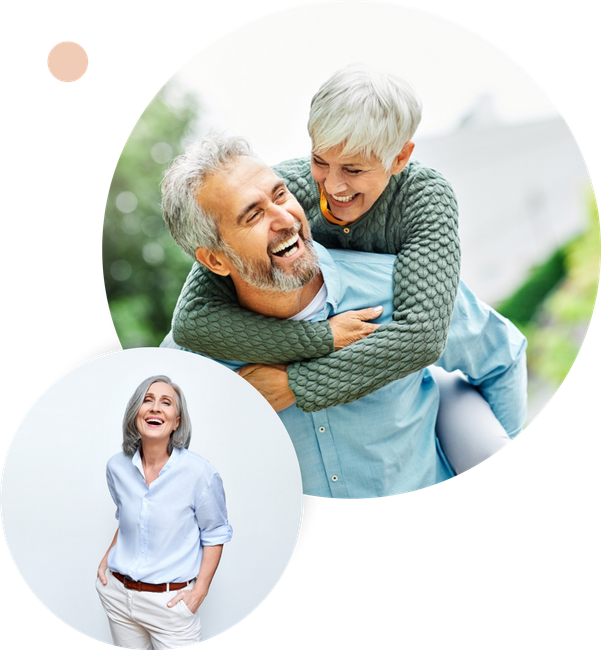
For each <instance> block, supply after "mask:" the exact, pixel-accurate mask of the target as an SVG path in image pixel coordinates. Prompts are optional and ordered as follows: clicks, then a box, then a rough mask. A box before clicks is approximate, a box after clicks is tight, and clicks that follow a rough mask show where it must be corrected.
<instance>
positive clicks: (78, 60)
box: [48, 41, 88, 81]
mask: <svg viewBox="0 0 601 650" xmlns="http://www.w3.org/2000/svg"><path fill="white" fill-rule="evenodd" d="M87 69H88V55H87V54H86V51H85V50H84V49H83V47H82V46H81V45H78V44H77V43H72V42H71V41H64V42H63V43H59V44H58V45H55V46H54V47H53V48H52V49H51V50H50V54H49V55H48V70H50V74H51V75H52V76H53V77H55V78H56V79H58V80H59V81H77V80H78V79H81V77H83V75H84V74H85V71H86V70H87Z"/></svg>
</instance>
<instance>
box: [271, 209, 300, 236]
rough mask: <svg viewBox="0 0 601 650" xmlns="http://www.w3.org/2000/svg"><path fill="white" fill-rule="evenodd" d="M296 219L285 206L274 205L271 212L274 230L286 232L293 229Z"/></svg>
mask: <svg viewBox="0 0 601 650" xmlns="http://www.w3.org/2000/svg"><path fill="white" fill-rule="evenodd" d="M295 221H296V219H295V218H294V216H293V215H291V214H290V212H288V210H286V209H285V208H284V207H283V206H280V205H274V206H273V210H272V212H271V228H272V230H284V229H285V228H291V227H292V226H293V225H294V223H295Z"/></svg>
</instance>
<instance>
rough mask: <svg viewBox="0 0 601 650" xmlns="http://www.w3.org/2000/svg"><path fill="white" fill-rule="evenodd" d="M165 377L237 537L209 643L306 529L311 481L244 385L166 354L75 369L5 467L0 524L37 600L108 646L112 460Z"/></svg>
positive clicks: (23, 429) (212, 608)
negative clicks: (139, 392) (139, 394)
mask: <svg viewBox="0 0 601 650" xmlns="http://www.w3.org/2000/svg"><path fill="white" fill-rule="evenodd" d="M159 374H162V375H167V376H168V377H169V378H170V379H171V380H172V381H174V382H175V383H176V384H177V385H178V386H179V387H180V388H181V390H182V392H183V394H184V396H185V398H186V402H187V405H188V413H189V416H190V422H191V424H192V440H191V442H190V450H191V451H193V452H195V453H197V454H199V455H200V456H202V457H203V458H206V459H207V460H208V461H209V462H210V463H211V464H212V465H213V466H214V467H215V468H216V469H217V471H218V472H219V474H220V475H221V478H222V479H223V485H224V489H225V494H226V501H227V511H228V519H229V523H230V525H231V526H232V528H233V530H234V535H233V537H232V539H231V540H230V541H229V542H228V543H227V544H226V545H225V546H224V550H223V556H222V560H221V564H220V565H219V569H218V571H217V573H216V575H215V578H214V580H213V582H212V583H211V590H210V591H209V595H208V596H207V598H206V599H205V600H204V602H203V603H202V605H201V608H200V614H199V616H200V621H201V624H202V638H203V639H209V638H210V637H212V636H215V635H217V634H219V633H221V632H223V631H224V630H227V629H228V628H229V627H231V626H232V625H235V624H236V623H237V622H238V621H240V620H241V619H242V618H244V617H245V616H247V615H248V614H249V613H250V612H252V610H253V609H255V607H256V606H257V605H258V604H259V603H260V602H262V601H263V599H264V598H265V597H266V596H267V594H269V592H270V591H271V590H272V589H273V587H274V585H275V584H276V583H277V581H278V580H279V579H280V577H281V576H282V574H283V572H284V569H285V568H286V566H287V564H288V562H289V561H290V557H291V556H292V551H293V550H294V546H295V543H296V540H297V537H298V533H299V529H300V523H301V514H302V484H301V476H300V468H299V466H298V461H297V459H296V454H295V452H294V447H293V446H292V441H291V440H290V437H289V436H288V434H287V433H286V429H285V428H284V425H283V424H282V422H281V420H280V419H279V418H278V416H277V414H276V413H275V412H274V410H273V409H272V408H271V407H270V406H269V404H267V403H266V402H265V400H264V399H262V398H261V397H260V396H259V395H258V393H257V391H255V390H254V389H253V388H252V387H251V386H250V384H248V383H247V382H245V381H244V380H243V379H242V378H241V377H238V375H236V374H235V373H233V372H231V371H230V370H228V369H227V368H225V367H223V366H222V365H220V364H218V363H216V362H214V361H211V360H209V359H206V358H204V357H201V356H199V355H196V354H189V353H185V352H180V351H178V350H164V349H160V348H137V349H135V350H125V351H119V352H115V353H112V354H105V355H102V356H100V357H96V358H95V359H93V360H92V361H89V362H87V363H84V364H82V365H81V366H78V367H77V368H76V369H75V370H73V371H72V372H70V373H69V374H68V375H66V376H65V377H62V378H61V379H60V380H59V381H58V382H56V383H55V384H53V385H52V386H51V387H50V388H49V389H48V391H46V392H45V393H44V395H43V396H42V397H41V399H39V400H38V401H37V402H36V403H35V405H34V407H33V408H32V409H31V410H30V411H29V413H28V414H27V417H26V418H25V420H24V422H23V424H22V425H21V426H20V427H19V431H18V433H17V435H16V436H15V439H14V441H13V443H12V445H11V447H10V451H9V453H8V455H7V458H6V465H5V469H4V475H3V481H2V523H3V525H4V532H5V535H6V539H7V540H8V542H9V544H10V550H11V552H12V555H13V558H14V560H15V562H16V563H17V566H18V568H19V571H20V573H21V575H22V576H23V579H24V580H25V581H26V582H27V584H28V585H29V586H30V587H31V589H32V590H33V592H34V593H35V594H36V596H37V597H38V598H39V599H40V600H41V601H42V602H43V603H44V604H45V605H46V606H47V607H49V608H50V610H51V611H53V612H54V613H55V614H56V615H57V616H59V617H60V618H61V619H62V620H63V621H65V623H68V624H69V625H72V626H73V627H74V628H76V629H78V630H80V631H81V632H84V633H85V634H88V635H89V636H91V637H93V638H95V639H100V640H103V641H106V642H107V643H110V642H111V634H110V630H109V626H108V622H107V617H106V615H105V613H104V610H103V608H102V606H101V604H100V600H99V598H98V594H97V593H96V589H95V576H96V570H97V567H98V564H99V563H100V560H101V558H102V557H104V554H105V553H106V549H107V548H108V546H109V544H110V541H111V539H112V538H113V535H114V534H115V530H116V529H117V522H116V521H115V504H114V503H113V500H112V499H111V497H110V495H109V492H108V489H107V485H106V463H107V461H108V459H109V458H111V457H112V456H114V455H115V454H117V453H119V452H120V451H121V443H122V441H123V433H122V426H121V423H122V421H123V415H124V413H125V409H126V405H127V403H128V400H129V398H130V397H131V395H133V393H134V391H135V389H136V387H137V386H138V385H139V384H140V383H141V382H142V381H143V380H144V379H146V378H147V377H151V376H153V375H159ZM159 489H160V488H159ZM65 567H69V569H68V570H65ZM67 575H68V576H69V577H68V579H65V578H66V576H67ZM74 592H75V593H77V598H71V595H72V594H73V593H74Z"/></svg>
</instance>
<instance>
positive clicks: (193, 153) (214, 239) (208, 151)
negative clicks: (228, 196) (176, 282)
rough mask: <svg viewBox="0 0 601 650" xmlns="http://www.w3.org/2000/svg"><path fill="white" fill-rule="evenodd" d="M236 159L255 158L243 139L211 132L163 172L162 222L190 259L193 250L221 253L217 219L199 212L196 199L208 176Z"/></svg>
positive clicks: (204, 212)
mask: <svg viewBox="0 0 601 650" xmlns="http://www.w3.org/2000/svg"><path fill="white" fill-rule="evenodd" d="M238 156H251V157H253V158H255V157H256V156H255V154H254V153H253V152H252V150H251V147H250V144H249V143H248V141H247V140H245V139H244V138H241V137H238V136H225V135H221V134H218V133H214V132H211V133H209V134H208V135H206V136H205V137H203V138H202V139H201V140H199V141H198V142H195V143H194V144H192V145H190V146H189V147H188V148H187V149H186V150H185V151H184V153H183V154H182V155H181V156H178V157H177V158H176V159H175V160H174V161H173V163H172V165H171V166H170V167H169V169H168V170H167V171H166V172H165V177H164V178H163V183H162V186H161V189H162V192H163V201H162V207H163V219H164V220H165V223H166V224H167V227H168V228H169V230H170V232H171V236H172V237H173V239H174V240H175V242H176V244H177V245H178V246H179V247H180V248H181V249H182V250H183V251H184V253H186V254H187V255H189V256H190V257H192V258H193V259H196V249H197V248H207V249H209V250H214V251H217V250H222V249H223V241H222V239H221V235H220V233H219V217H218V216H217V215H214V214H211V213H209V212H208V211H206V210H203V209H202V207H201V206H200V205H199V204H198V201H197V200H196V195H197V193H198V191H199V190H200V189H201V187H202V184H203V183H204V182H205V180H206V178H207V177H208V176H210V175H211V174H215V173H217V172H219V171H222V170H223V169H224V168H225V167H227V166H228V165H229V164H230V163H231V162H232V161H233V160H234V159H235V158H237V157H238Z"/></svg>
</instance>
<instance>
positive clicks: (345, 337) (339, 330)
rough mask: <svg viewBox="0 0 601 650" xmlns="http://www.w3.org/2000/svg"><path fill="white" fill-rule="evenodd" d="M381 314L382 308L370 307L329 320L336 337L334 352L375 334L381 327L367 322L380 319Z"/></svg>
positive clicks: (344, 313)
mask: <svg viewBox="0 0 601 650" xmlns="http://www.w3.org/2000/svg"><path fill="white" fill-rule="evenodd" d="M381 314H382V307H369V308H368V309H359V310H358V311H345V312H343V313H342V314H337V315H336V316H332V318H328V320H329V322H330V327H331V328H332V334H333V335H334V350H341V349H342V348H344V347H346V346H347V345H350V344H351V343H355V341H360V340H361V339H362V338H364V337H365V336H367V335H368V334H371V333H372V332H374V331H375V330H376V329H377V328H378V327H380V326H379V325H375V324H374V323H366V322H365V321H369V320H373V319H374V318H378V316H381Z"/></svg>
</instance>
